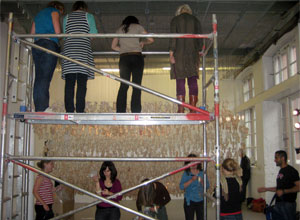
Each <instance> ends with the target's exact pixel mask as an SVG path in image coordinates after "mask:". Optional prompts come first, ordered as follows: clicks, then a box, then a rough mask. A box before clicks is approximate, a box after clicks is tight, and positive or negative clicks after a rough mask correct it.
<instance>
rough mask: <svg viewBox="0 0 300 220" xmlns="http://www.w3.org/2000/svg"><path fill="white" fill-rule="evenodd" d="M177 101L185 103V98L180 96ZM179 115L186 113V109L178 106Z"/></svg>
mask: <svg viewBox="0 0 300 220" xmlns="http://www.w3.org/2000/svg"><path fill="white" fill-rule="evenodd" d="M177 99H178V100H179V101H181V102H185V96H183V95H178V96H177ZM177 113H184V107H183V106H182V105H178V111H177Z"/></svg>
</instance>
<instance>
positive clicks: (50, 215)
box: [34, 205, 54, 220]
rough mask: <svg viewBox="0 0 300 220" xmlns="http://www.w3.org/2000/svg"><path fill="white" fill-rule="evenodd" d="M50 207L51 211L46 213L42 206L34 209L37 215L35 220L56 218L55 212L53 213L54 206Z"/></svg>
mask: <svg viewBox="0 0 300 220" xmlns="http://www.w3.org/2000/svg"><path fill="white" fill-rule="evenodd" d="M48 206H49V209H50V210H49V211H48V212H47V211H45V209H44V208H43V206H42V205H35V206H34V209H35V213H36V217H35V220H46V219H51V218H53V217H54V214H53V211H52V205H48Z"/></svg>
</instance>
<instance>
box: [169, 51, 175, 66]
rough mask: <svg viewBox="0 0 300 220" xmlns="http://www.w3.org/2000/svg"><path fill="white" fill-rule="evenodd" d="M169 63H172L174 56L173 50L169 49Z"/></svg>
mask: <svg viewBox="0 0 300 220" xmlns="http://www.w3.org/2000/svg"><path fill="white" fill-rule="evenodd" d="M170 63H171V64H174V63H175V57H174V52H173V51H171V50H170Z"/></svg>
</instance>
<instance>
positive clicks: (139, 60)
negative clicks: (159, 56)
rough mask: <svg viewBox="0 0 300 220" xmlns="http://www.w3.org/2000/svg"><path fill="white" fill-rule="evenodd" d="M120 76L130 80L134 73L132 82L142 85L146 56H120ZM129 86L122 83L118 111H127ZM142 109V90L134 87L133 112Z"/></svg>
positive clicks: (132, 97) (118, 98)
mask: <svg viewBox="0 0 300 220" xmlns="http://www.w3.org/2000/svg"><path fill="white" fill-rule="evenodd" d="M119 68H120V77H121V78H123V79H126V80H128V81H129V80H130V77H131V75H132V82H133V83H136V84H139V85H141V84H142V78H143V71H144V57H143V56H141V55H125V56H120V61H119ZM128 88H129V86H128V85H126V84H123V83H121V85H120V88H119V92H118V97H117V112H119V113H121V112H126V103H127V90H128ZM141 111H142V105H141V90H140V89H137V88H134V87H133V90H132V96H131V112H133V113H140V112H141Z"/></svg>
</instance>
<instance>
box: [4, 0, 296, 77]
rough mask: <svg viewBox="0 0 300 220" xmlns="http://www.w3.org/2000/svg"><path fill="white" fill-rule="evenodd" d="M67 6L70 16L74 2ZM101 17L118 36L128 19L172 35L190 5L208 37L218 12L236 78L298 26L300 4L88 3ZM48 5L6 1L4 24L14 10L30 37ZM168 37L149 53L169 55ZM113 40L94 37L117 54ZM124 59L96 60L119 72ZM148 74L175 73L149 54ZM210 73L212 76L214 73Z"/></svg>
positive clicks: (224, 66) (228, 68)
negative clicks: (177, 17) (34, 21)
mask: <svg viewBox="0 0 300 220" xmlns="http://www.w3.org/2000/svg"><path fill="white" fill-rule="evenodd" d="M61 2H63V3H65V6H66V10H67V12H69V11H70V9H71V6H72V4H73V2H74V1H69V0H65V1H61ZM86 2H87V3H88V7H89V12H91V13H93V14H94V15H95V18H96V22H97V26H98V30H99V32H100V33H114V32H115V31H116V29H117V28H118V27H119V26H120V24H121V22H122V20H123V19H124V18H125V17H126V16H128V15H134V16H136V17H137V18H138V19H139V20H140V23H141V24H142V25H143V26H144V27H145V28H146V30H147V31H148V32H150V33H169V31H170V21H171V19H172V17H173V16H174V13H175V11H176V8H177V7H178V6H179V5H181V4H183V3H187V4H189V5H190V6H191V8H192V10H193V14H194V15H195V16H197V18H198V19H199V20H200V22H201V25H202V29H203V31H202V32H203V33H211V32H212V14H216V15H217V20H218V46H219V48H218V50H219V66H220V68H221V69H220V73H221V77H222V78H225V79H231V78H234V77H236V76H237V75H238V73H239V72H240V71H241V70H242V69H243V68H245V67H246V66H248V65H249V64H251V63H253V62H254V61H256V60H257V59H258V58H259V57H260V56H261V55H262V53H263V52H264V51H265V50H266V49H267V48H268V47H269V46H270V45H271V44H273V43H276V41H277V40H278V38H280V36H282V35H283V34H284V33H286V32H288V31H289V30H291V29H292V28H294V27H295V26H296V25H297V23H298V19H299V1H271V0H265V1H249V0H236V1H235V0H232V1H227V0H219V1H216V0H210V1H209V0H194V1H177V0H172V1H171V0H165V1H155V0H135V1H134V0H131V1H130V0H98V1H86ZM45 6H46V3H45V2H44V1H30V0H23V1H10V0H4V1H3V0H2V1H1V20H3V19H5V18H7V16H8V12H14V18H15V25H14V31H15V32H16V33H29V30H30V26H31V22H32V18H33V17H34V16H35V15H36V14H37V12H38V11H39V10H41V9H43V8H44V7H45ZM168 42H169V40H168V39H155V42H154V44H152V45H149V46H147V47H146V48H145V51H168V45H169V43H168ZM110 45H111V39H94V40H93V50H94V51H98V52H103V51H111V49H110ZM117 62H118V56H116V55H101V56H96V64H97V67H99V68H118V64H117ZM145 65H146V66H145V70H146V71H145V72H146V74H169V72H168V71H163V70H161V68H162V67H168V66H169V60H168V56H167V55H147V56H146V59H145ZM206 66H207V67H210V69H212V67H213V59H212V53H211V52H210V53H209V54H208V55H207V63H206ZM208 72H211V70H209V71H208Z"/></svg>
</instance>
